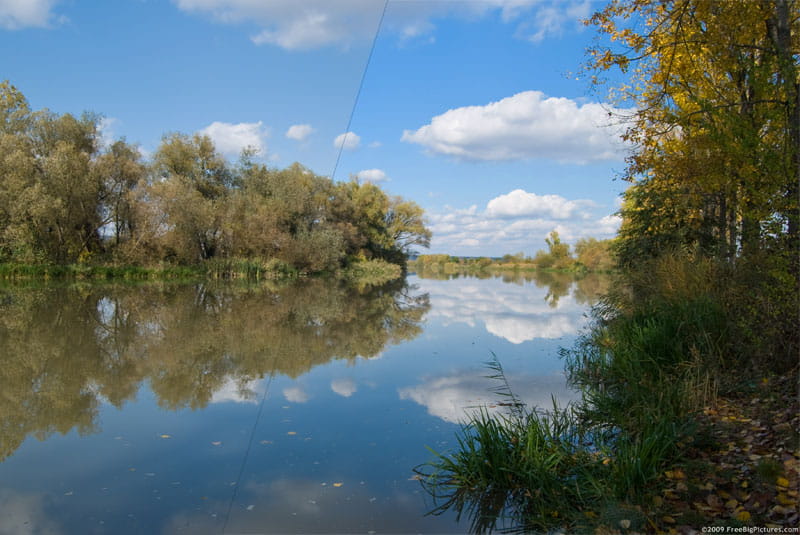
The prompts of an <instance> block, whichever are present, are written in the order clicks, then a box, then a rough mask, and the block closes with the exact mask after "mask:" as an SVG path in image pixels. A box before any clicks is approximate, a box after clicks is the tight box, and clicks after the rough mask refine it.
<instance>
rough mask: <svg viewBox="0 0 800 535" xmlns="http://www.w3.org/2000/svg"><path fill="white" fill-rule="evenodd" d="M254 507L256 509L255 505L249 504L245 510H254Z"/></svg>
mask: <svg viewBox="0 0 800 535" xmlns="http://www.w3.org/2000/svg"><path fill="white" fill-rule="evenodd" d="M255 507H256V506H255V505H253V504H250V505H248V506H247V510H248V511H252V510H253V509H255Z"/></svg>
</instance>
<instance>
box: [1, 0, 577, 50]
mask: <svg viewBox="0 0 800 535" xmlns="http://www.w3.org/2000/svg"><path fill="white" fill-rule="evenodd" d="M0 1H2V0H0ZM173 2H174V3H175V4H176V5H177V6H178V8H179V9H181V10H183V11H187V12H195V13H203V14H207V15H210V16H211V17H212V18H214V19H215V20H217V21H218V22H221V23H224V24H243V23H247V24H255V25H256V26H258V28H259V30H258V31H257V32H256V33H255V34H254V35H251V40H252V41H253V42H254V43H256V44H259V45H262V44H263V45H273V46H278V47H281V48H283V49H286V50H309V49H316V48H321V47H327V46H338V47H342V48H346V47H349V46H351V45H353V44H357V43H366V42H368V41H369V40H371V39H372V38H373V37H374V35H375V31H376V29H377V27H378V22H379V20H380V18H381V13H382V11H383V2H380V1H378V0H336V1H334V2H332V1H331V0H302V1H301V2H298V1H297V0H269V1H259V0H173ZM20 3H22V2H20ZM586 6H588V0H582V1H570V2H566V1H563V0H487V1H485V2H452V1H431V2H424V3H421V2H406V1H402V0H401V1H395V2H390V4H389V8H388V10H387V12H386V17H385V20H384V23H383V27H382V29H383V30H385V31H388V32H390V33H391V34H393V35H396V36H398V38H399V40H400V42H405V41H408V40H413V39H425V40H426V41H427V42H434V41H435V39H434V38H433V37H432V34H433V32H434V31H435V29H436V24H435V21H436V20H437V19H440V18H443V17H451V16H455V17H459V18H462V19H467V20H476V19H480V18H481V17H484V16H488V15H491V14H493V13H497V12H498V11H499V12H500V14H501V19H502V21H503V22H504V23H506V24H514V25H515V35H516V36H517V37H518V38H521V39H526V40H529V41H532V42H538V41H540V40H541V39H543V38H545V37H547V36H550V35H559V34H560V33H562V31H563V29H564V28H565V27H567V26H568V25H569V23H570V21H572V23H573V24H572V27H573V28H579V25H578V24H577V23H578V19H579V18H580V17H581V16H582V15H583V14H584V13H588V8H587V7H586Z"/></svg>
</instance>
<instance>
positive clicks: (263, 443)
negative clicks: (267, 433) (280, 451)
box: [259, 440, 272, 446]
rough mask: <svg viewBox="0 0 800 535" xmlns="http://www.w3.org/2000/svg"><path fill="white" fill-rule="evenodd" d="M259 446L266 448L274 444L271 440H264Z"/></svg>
mask: <svg viewBox="0 0 800 535" xmlns="http://www.w3.org/2000/svg"><path fill="white" fill-rule="evenodd" d="M259 444H261V445H262V446H266V445H267V444H272V441H271V440H262V441H261V442H259Z"/></svg>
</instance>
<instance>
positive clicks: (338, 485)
mask: <svg viewBox="0 0 800 535" xmlns="http://www.w3.org/2000/svg"><path fill="white" fill-rule="evenodd" d="M342 485H344V483H334V484H333V486H334V487H337V488H338V487H341V486H342Z"/></svg>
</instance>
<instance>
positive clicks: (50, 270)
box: [0, 259, 403, 285]
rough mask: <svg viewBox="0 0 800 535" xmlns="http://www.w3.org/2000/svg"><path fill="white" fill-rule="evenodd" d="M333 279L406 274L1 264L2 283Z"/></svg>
mask: <svg viewBox="0 0 800 535" xmlns="http://www.w3.org/2000/svg"><path fill="white" fill-rule="evenodd" d="M324 276H330V277H333V278H337V279H342V280H345V281H347V282H351V283H356V284H367V285H379V284H384V283H386V282H389V281H392V280H396V279H399V278H400V277H402V276H403V270H402V268H401V267H400V266H398V265H396V264H391V263H389V262H386V261H383V260H365V261H361V262H355V263H353V264H351V265H350V266H348V267H346V268H342V269H340V270H338V271H335V272H331V273H329V272H322V273H309V272H305V271H300V270H297V269H296V268H294V267H293V266H291V265H289V264H286V263H284V262H281V261H280V260H277V259H270V260H267V261H260V260H250V259H224V260H209V261H206V262H204V263H202V264H198V265H194V266H172V265H159V266H150V267H142V266H114V265H92V264H69V265H46V264H39V265H26V264H0V280H4V281H20V282H26V281H31V282H34V281H50V280H66V281H86V282H91V281H110V280H119V281H147V280H153V281H159V280H170V281H172V280H176V281H177V280H187V281H189V280H203V279H212V280H241V281H267V280H278V281H282V280H295V279H300V278H305V277H324Z"/></svg>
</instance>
